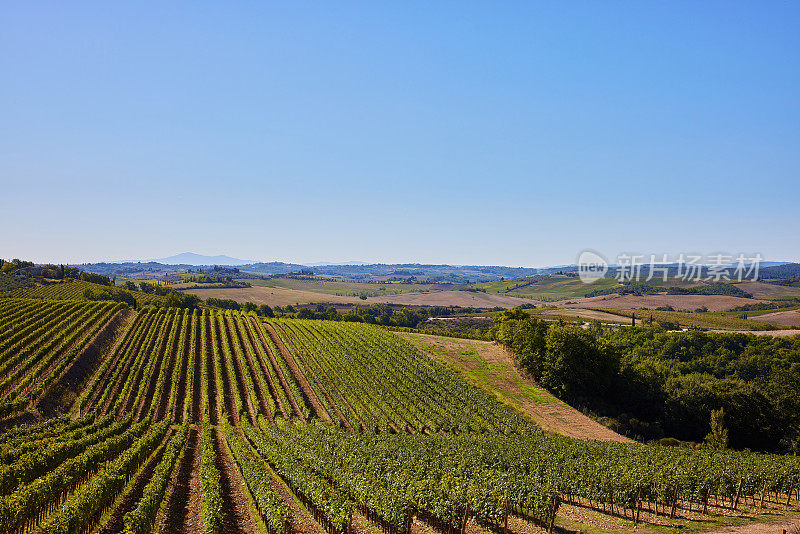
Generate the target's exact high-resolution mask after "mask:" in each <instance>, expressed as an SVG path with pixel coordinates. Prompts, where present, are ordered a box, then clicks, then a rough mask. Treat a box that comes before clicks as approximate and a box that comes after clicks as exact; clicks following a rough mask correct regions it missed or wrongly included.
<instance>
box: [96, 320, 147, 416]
mask: <svg viewBox="0 0 800 534" xmlns="http://www.w3.org/2000/svg"><path fill="white" fill-rule="evenodd" d="M142 316H143V314H141V313H135V314H131V317H133V318H134V319H133V321H131V323H130V324H129V325H128V327H127V328H126V331H125V334H124V335H123V336H122V337H121V338H120V339H119V341H118V342H117V344H115V345H114V347H113V349H112V350H111V351H109V354H113V355H114V360H113V361H112V362H111V363H110V364H109V365H108V366H107V367H106V369H105V370H102V366H101V367H100V368H98V370H97V371H96V374H97V373H101V372H102V376H100V377H99V378H97V385H96V387H95V388H94V390H93V391H92V392H91V394H90V395H89V400H88V401H87V403H86V408H84V410H83V412H81V415H83V414H85V413H86V412H87V411H88V409H89V407H94V406H95V404H96V403H97V401H98V400H99V398H100V395H102V393H103V390H104V389H105V388H104V387H103V386H104V385H105V383H106V381H107V380H108V379H109V377H111V376H112V375H113V373H114V371H115V370H116V369H117V366H118V365H119V362H120V360H121V359H122V357H123V356H124V355H125V353H126V352H127V351H128V350H129V349H130V347H131V344H132V343H134V342H135V341H136V340H137V339H138V336H139V335H140V332H141V330H142V326H143V324H142V322H143V321H144V319H142ZM150 319H151V318H148V319H147V323H146V324H145V326H146V325H147V324H150V323H149V321H150ZM92 380H94V377H93V378H92Z"/></svg>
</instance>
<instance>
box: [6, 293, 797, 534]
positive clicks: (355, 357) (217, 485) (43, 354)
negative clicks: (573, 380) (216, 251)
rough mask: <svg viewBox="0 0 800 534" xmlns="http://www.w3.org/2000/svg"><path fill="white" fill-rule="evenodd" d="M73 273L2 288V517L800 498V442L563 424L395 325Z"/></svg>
mask: <svg viewBox="0 0 800 534" xmlns="http://www.w3.org/2000/svg"><path fill="white" fill-rule="evenodd" d="M72 283H73V282H70V283H66V284H57V285H53V286H42V287H39V288H35V289H30V290H26V291H28V293H27V295H28V296H32V295H31V293H33V292H34V291H44V290H45V289H46V290H47V291H49V292H50V293H48V296H47V297H45V296H44V295H42V294H39V293H35V294H36V295H39V297H41V298H37V299H33V298H4V299H0V429H2V431H1V432H0V532H9V533H12V532H13V533H20V534H21V533H27V532H58V533H85V532H103V533H110V532H128V533H149V532H196V531H203V532H207V533H215V532H269V533H271V534H284V533H289V532H301V533H311V532H317V533H320V532H323V531H325V532H327V533H329V534H348V533H351V532H358V533H364V534H366V533H376V534H377V533H379V532H383V533H385V534H399V533H402V534H406V533H410V532H412V531H413V532H415V533H417V532H420V533H421V532H430V531H431V530H432V531H438V532H442V533H448V534H454V533H455V532H456V531H458V532H461V533H464V532H466V531H467V530H469V531H470V532H471V533H477V532H487V533H488V532H489V531H493V532H497V533H499V532H503V534H506V533H507V532H508V531H511V532H513V533H528V532H543V531H547V530H552V529H554V528H562V529H564V528H566V527H564V526H563V525H562V522H563V521H566V519H565V518H567V517H568V516H570V514H572V515H574V511H575V510H580V511H581V514H583V515H586V514H591V517H593V518H594V519H593V521H595V522H599V523H601V524H604V523H603V522H604V521H610V522H616V523H615V524H622V525H624V526H623V531H624V530H626V529H632V528H633V525H634V524H639V528H640V529H641V528H649V527H653V528H661V527H664V526H670V525H671V526H675V527H676V528H681V529H682V530H684V531H685V528H686V526H687V525H691V524H692V522H700V523H703V524H710V523H713V522H714V521H718V520H724V519H725V518H729V517H737V518H740V519H741V518H742V517H745V518H747V517H757V516H760V515H763V514H765V513H773V514H782V513H786V512H787V511H788V510H795V509H796V507H797V503H798V499H800V494H799V493H798V492H800V459H798V458H797V457H794V456H777V455H767V454H757V453H750V452H731V451H714V450H707V449H706V450H691V449H684V448H667V447H654V446H648V445H640V444H620V443H606V442H594V441H577V440H572V439H569V438H563V437H559V436H553V435H549V434H545V433H544V432H542V431H541V430H539V429H538V428H536V427H535V426H534V425H533V424H532V423H530V422H528V420H526V419H524V418H523V417H521V416H519V415H518V414H517V413H516V412H514V411H513V410H512V409H511V408H509V407H507V406H506V405H504V404H501V403H499V402H498V401H497V400H495V399H494V397H491V396H489V395H487V394H486V393H484V392H483V391H482V390H479V389H477V388H476V387H475V386H473V385H471V384H470V383H468V382H466V381H464V380H463V379H462V378H460V377H459V375H457V374H456V373H454V372H453V371H451V370H449V369H447V368H445V367H443V366H441V365H439V364H437V363H435V362H433V361H432V360H430V359H429V358H428V357H426V356H425V355H423V354H422V353H421V352H419V351H418V350H417V349H416V348H414V347H413V346H412V345H411V344H409V343H408V342H406V341H405V340H403V339H402V338H400V337H399V336H396V335H395V334H392V333H391V332H389V331H387V330H384V329H382V328H380V327H377V326H371V325H367V324H362V323H347V322H332V321H312V320H299V319H269V320H267V319H264V318H262V317H258V316H256V315H253V314H246V313H240V312H225V313H220V312H218V311H215V310H194V311H188V310H183V309H163V308H161V309H156V308H151V307H147V306H144V307H140V309H139V310H136V311H134V310H131V309H129V308H127V307H126V306H125V305H124V304H116V303H108V302H91V301H89V302H86V301H80V300H66V299H67V298H68V297H65V296H62V297H60V298H61V299H62V300H55V299H57V298H59V297H55V296H53V294H58V293H55V291H56V289H58V290H59V291H60V290H66V287H67V286H71V284H72ZM58 286H65V287H63V288H59V287H58ZM42 298H47V299H51V300H42ZM73 298H74V297H73ZM70 392H71V393H70ZM720 518H722V519H720ZM559 525H562V526H559ZM562 531H569V530H562ZM645 531H646V530H645Z"/></svg>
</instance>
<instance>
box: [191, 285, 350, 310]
mask: <svg viewBox="0 0 800 534" xmlns="http://www.w3.org/2000/svg"><path fill="white" fill-rule="evenodd" d="M186 293H191V294H193V295H197V296H198V297H200V298H201V299H207V298H217V299H231V300H235V301H236V302H240V303H245V302H252V303H254V304H266V305H268V306H287V305H291V306H296V305H302V304H317V303H321V302H324V303H326V304H358V303H361V304H363V303H364V301H363V300H361V299H360V298H358V297H347V296H339V295H330V294H327V293H318V292H314V291H300V290H298V289H288V288H284V287H266V286H253V287H245V288H214V289H187V290H186Z"/></svg>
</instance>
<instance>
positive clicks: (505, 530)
mask: <svg viewBox="0 0 800 534" xmlns="http://www.w3.org/2000/svg"><path fill="white" fill-rule="evenodd" d="M791 493H792V492H791V491H790V492H789V494H790V497H789V498H791ZM787 505H788V503H787ZM503 517H504V522H505V524H504V526H503V534H508V499H506V507H505V513H504V514H503Z"/></svg>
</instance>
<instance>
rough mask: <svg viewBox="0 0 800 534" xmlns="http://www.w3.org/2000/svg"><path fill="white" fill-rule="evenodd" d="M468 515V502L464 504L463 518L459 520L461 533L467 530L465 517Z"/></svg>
mask: <svg viewBox="0 0 800 534" xmlns="http://www.w3.org/2000/svg"><path fill="white" fill-rule="evenodd" d="M468 516H469V503H467V504H466V505H465V506H464V519H463V520H462V521H461V534H464V533H465V532H466V531H467V517H468Z"/></svg>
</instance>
